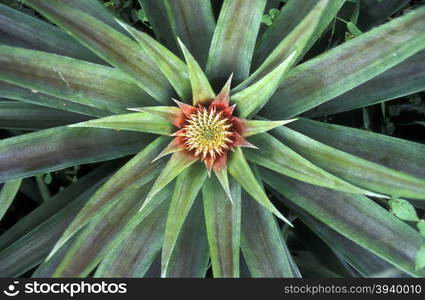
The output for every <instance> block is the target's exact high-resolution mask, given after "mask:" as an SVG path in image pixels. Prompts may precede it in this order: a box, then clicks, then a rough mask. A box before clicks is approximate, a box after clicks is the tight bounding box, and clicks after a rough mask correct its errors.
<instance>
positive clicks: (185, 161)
mask: <svg viewBox="0 0 425 300" xmlns="http://www.w3.org/2000/svg"><path fill="white" fill-rule="evenodd" d="M197 160H198V159H197V158H194V157H192V156H191V155H190V154H187V153H185V152H184V151H180V152H176V153H174V154H173V155H171V158H170V159H169V160H168V162H167V164H166V165H165V167H164V168H163V169H162V170H161V173H160V174H159V176H158V178H157V179H156V181H155V183H154V185H153V187H152V189H151V190H150V192H149V194H148V196H147V197H146V200H145V202H143V206H142V207H141V208H140V210H141V211H142V210H143V209H144V208H145V206H146V205H147V204H148V203H149V202H150V201H151V199H152V198H153V197H154V196H155V195H156V194H157V193H158V192H159V191H160V190H161V189H163V188H164V187H165V186H166V185H167V184H168V183H170V182H171V181H172V180H173V179H174V178H176V177H177V176H178V175H179V174H180V173H181V172H183V171H184V170H185V169H186V168H188V167H189V166H191V165H192V164H193V163H195V162H196V161H197ZM160 161H161V160H160Z"/></svg>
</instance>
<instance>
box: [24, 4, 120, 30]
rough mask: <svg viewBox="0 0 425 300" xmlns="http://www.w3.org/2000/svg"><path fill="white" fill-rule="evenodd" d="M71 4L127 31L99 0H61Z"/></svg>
mask: <svg viewBox="0 0 425 300" xmlns="http://www.w3.org/2000/svg"><path fill="white" fill-rule="evenodd" d="M21 1H26V0H21ZM59 1H61V2H62V3H65V4H67V5H69V6H72V7H74V8H76V9H78V10H80V11H84V12H85V13H87V14H89V15H91V16H93V17H95V18H96V19H97V20H99V21H102V22H103V23H105V24H107V25H109V26H111V27H112V28H114V29H115V30H118V31H119V32H121V33H123V34H127V32H126V31H125V30H124V29H123V28H122V27H121V26H120V25H119V24H118V23H117V22H116V21H115V19H114V15H113V13H112V12H111V10H109V9H108V8H107V7H106V6H105V5H103V3H101V2H100V1H98V0H71V1H70V0H59Z"/></svg>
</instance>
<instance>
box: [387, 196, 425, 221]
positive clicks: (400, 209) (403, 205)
mask: <svg viewBox="0 0 425 300" xmlns="http://www.w3.org/2000/svg"><path fill="white" fill-rule="evenodd" d="M388 204H389V206H390V208H391V212H392V213H393V214H394V215H395V216H396V217H398V218H400V219H402V220H404V221H413V222H418V221H419V218H418V214H417V213H416V210H415V208H414V207H413V205H412V204H410V203H409V202H408V201H406V200H403V199H391V200H390V201H388Z"/></svg>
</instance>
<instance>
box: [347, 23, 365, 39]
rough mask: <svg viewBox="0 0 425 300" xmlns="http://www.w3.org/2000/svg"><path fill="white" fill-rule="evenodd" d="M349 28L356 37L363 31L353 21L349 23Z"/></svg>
mask: <svg viewBox="0 0 425 300" xmlns="http://www.w3.org/2000/svg"><path fill="white" fill-rule="evenodd" d="M347 29H348V31H350V33H351V34H352V35H354V37H356V36H359V35H361V34H362V33H363V32H362V31H361V30H360V29H359V28H358V27H357V26H356V24H354V23H353V22H348V23H347Z"/></svg>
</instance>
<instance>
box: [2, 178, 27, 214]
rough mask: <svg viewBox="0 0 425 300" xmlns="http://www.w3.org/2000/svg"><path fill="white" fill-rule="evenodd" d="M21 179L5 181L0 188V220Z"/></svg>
mask: <svg viewBox="0 0 425 300" xmlns="http://www.w3.org/2000/svg"><path fill="white" fill-rule="evenodd" d="M21 183H22V179H15V180H11V181H8V182H6V183H5V184H4V185H3V187H2V188H1V190H0V220H1V219H2V218H3V216H4V215H5V213H6V211H7V209H8V208H9V206H10V204H12V201H13V199H15V196H16V194H17V193H18V190H19V187H20V186H21Z"/></svg>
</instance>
